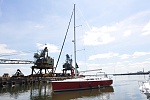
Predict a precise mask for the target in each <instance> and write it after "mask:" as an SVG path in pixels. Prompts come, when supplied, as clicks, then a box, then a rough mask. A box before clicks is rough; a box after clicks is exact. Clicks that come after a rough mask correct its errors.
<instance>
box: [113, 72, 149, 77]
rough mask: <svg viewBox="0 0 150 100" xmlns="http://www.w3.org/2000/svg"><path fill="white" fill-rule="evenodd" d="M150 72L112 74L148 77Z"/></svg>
mask: <svg viewBox="0 0 150 100" xmlns="http://www.w3.org/2000/svg"><path fill="white" fill-rule="evenodd" d="M147 74H149V72H145V73H144V72H143V73H124V74H112V75H113V76H118V75H147Z"/></svg>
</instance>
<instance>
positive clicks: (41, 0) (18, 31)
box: [0, 0, 150, 76]
mask: <svg viewBox="0 0 150 100" xmlns="http://www.w3.org/2000/svg"><path fill="white" fill-rule="evenodd" d="M73 4H76V26H79V27H76V38H77V62H78V65H79V70H90V69H100V68H102V69H103V71H105V72H106V73H127V72H137V71H142V70H143V69H144V70H145V71H149V70H150V6H149V4H150V1H149V0H142V1H141V0H124V1H123V0H92V1H91V0H0V59H21V60H32V61H33V60H34V58H33V55H34V53H35V52H38V51H40V50H42V49H44V47H45V46H47V47H48V49H49V55H50V56H51V57H52V58H54V59H55V63H56V62H57V59H58V55H59V51H60V49H61V46H62V43H63V39H64V36H65V33H66V31H67V27H68V23H69V20H70V17H71V13H72V11H73ZM72 22H73V21H72ZM72 40H73V23H71V26H70V29H69V32H68V35H67V40H66V43H65V46H64V49H63V53H62V56H61V59H60V62H59V65H58V68H57V72H60V71H61V70H62V65H63V63H64V62H65V55H66V54H69V55H71V56H72V58H74V55H73V43H72ZM45 44H46V45H45ZM31 66H32V64H31V65H4V64H1V65H0V76H1V75H3V73H9V74H10V75H12V74H13V73H15V71H16V70H17V69H21V71H22V72H23V73H24V74H25V75H29V74H31V68H30V67H31Z"/></svg>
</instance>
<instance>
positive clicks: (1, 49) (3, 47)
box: [0, 44, 17, 54]
mask: <svg viewBox="0 0 150 100" xmlns="http://www.w3.org/2000/svg"><path fill="white" fill-rule="evenodd" d="M12 53H17V51H16V50H12V49H8V48H7V45H6V44H0V54H12Z"/></svg>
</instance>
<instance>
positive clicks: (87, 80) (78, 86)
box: [52, 4, 113, 92]
mask: <svg viewBox="0 0 150 100" xmlns="http://www.w3.org/2000/svg"><path fill="white" fill-rule="evenodd" d="M73 12H74V13H73V14H74V41H73V42H74V57H75V58H74V62H75V65H74V66H75V67H74V70H75V75H74V76H73V77H72V78H71V79H65V80H61V81H60V80H59V81H52V91H53V92H63V91H73V90H85V89H93V88H100V87H104V86H110V85H111V84H112V83H113V80H112V79H111V78H110V77H108V76H107V74H105V73H103V76H100V75H95V76H80V75H79V71H77V68H78V67H77V63H76V38H75V37H76V35H75V28H76V26H75V4H74V9H73ZM71 18H72V17H71ZM71 62H72V60H71ZM73 74H74V71H73Z"/></svg>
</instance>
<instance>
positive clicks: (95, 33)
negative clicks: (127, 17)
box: [83, 26, 116, 45]
mask: <svg viewBox="0 0 150 100" xmlns="http://www.w3.org/2000/svg"><path fill="white" fill-rule="evenodd" d="M115 30H116V28H115V27H108V26H103V27H101V28H97V27H93V28H92V29H91V30H90V31H88V32H86V35H84V38H83V42H84V45H101V44H108V43H110V42H112V41H114V40H115V38H114V37H112V36H111V35H110V34H109V32H112V31H115Z"/></svg>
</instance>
